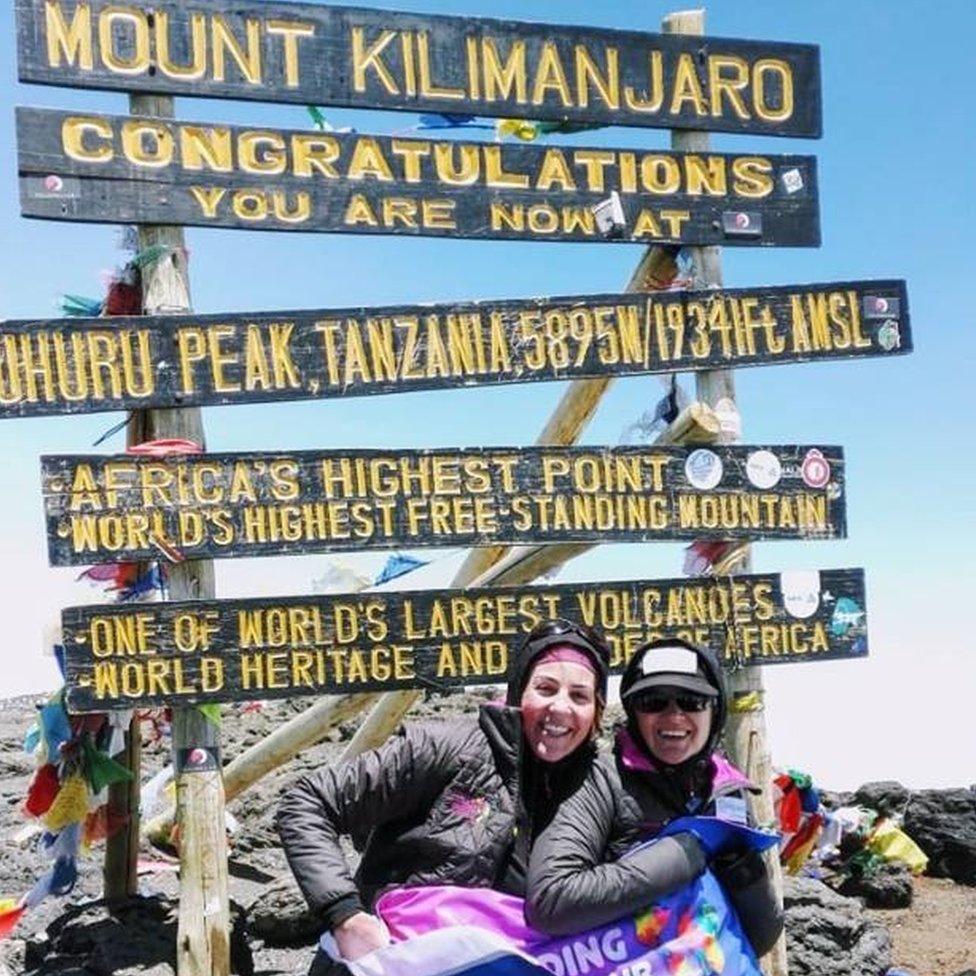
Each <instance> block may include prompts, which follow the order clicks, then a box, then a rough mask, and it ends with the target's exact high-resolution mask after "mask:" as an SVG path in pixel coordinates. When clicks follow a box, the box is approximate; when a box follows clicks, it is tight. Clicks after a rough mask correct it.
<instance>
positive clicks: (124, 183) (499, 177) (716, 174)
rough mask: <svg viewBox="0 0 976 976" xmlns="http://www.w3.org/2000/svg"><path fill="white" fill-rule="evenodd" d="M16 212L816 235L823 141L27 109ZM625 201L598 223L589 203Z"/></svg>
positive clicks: (331, 226) (408, 230)
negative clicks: (778, 144) (619, 141)
mask: <svg viewBox="0 0 976 976" xmlns="http://www.w3.org/2000/svg"><path fill="white" fill-rule="evenodd" d="M17 142H18V166H19V171H20V173H21V181H20V189H21V212H22V213H23V214H24V215H25V216H30V217H41V218H47V219H53V220H81V221H94V222H109V223H119V222H122V223H126V222H136V221H137V222H142V223H180V224H194V225H199V226H207V227H232V228H237V229H247V230H279V231H324V232H333V233H353V234H406V235H412V236H431V237H473V238H497V239H502V240H538V241H609V242H624V243H641V244H654V243H670V244H696V243H697V244H717V243H722V244H733V245H743V246H755V245H760V246H761V245H780V246H816V245H818V244H819V242H820V230H819V213H818V193H817V172H816V160H815V159H814V157H812V156H779V155H768V154H767V155H746V154H723V153H704V154H697V153H676V152H671V151H668V152H659V151H653V152H651V151H642V150H631V149H593V148H586V147H580V146H577V147H572V146H558V147H557V146H538V145H525V144H519V145H514V144H504V145H499V144H498V143H484V142H468V141H464V142H462V141H455V140H437V139H415V138H405V137H391V136H372V135H366V134H363V133H332V132H329V133H323V132H309V131H307V130H305V131H302V130H285V129H269V128H260V129H258V128H247V127H244V126H231V125H224V124H221V123H207V122H202V123H198V122H175V121H169V120H160V119H153V118H143V119H137V118H133V117H132V116H110V115H101V114H95V113H70V112H62V111H55V110H48V109H28V108H20V109H18V110H17ZM614 193H615V194H617V196H616V197H615V199H616V200H618V201H619V214H618V217H619V219H618V221H617V222H616V223H615V224H614V223H612V222H611V224H610V225H608V226H607V228H606V229H605V230H603V231H601V229H600V224H599V223H598V221H597V218H596V216H595V215H594V213H593V210H592V208H593V207H594V206H595V205H597V204H599V203H601V202H603V201H608V200H609V199H610V197H611V194H614Z"/></svg>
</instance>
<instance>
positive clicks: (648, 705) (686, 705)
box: [633, 692, 712, 715]
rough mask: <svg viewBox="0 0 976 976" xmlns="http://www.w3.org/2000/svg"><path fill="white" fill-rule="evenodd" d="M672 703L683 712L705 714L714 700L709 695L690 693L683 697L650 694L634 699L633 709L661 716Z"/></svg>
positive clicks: (657, 693) (656, 693)
mask: <svg viewBox="0 0 976 976" xmlns="http://www.w3.org/2000/svg"><path fill="white" fill-rule="evenodd" d="M672 702H674V704H675V705H676V706H677V707H678V710H679V711H681V712H703V711H705V709H706V708H708V707H709V705H710V704H711V702H712V699H711V698H709V697H708V696H707V695H696V694H695V693H694V692H688V693H687V694H682V695H664V694H660V693H659V692H650V693H647V694H643V695H637V696H636V697H635V698H634V705H633V708H634V711H635V712H644V713H645V714H648V715H659V714H660V713H661V712H663V711H664V710H665V709H666V708H667V707H668V706H669V705H670V704H671V703H672Z"/></svg>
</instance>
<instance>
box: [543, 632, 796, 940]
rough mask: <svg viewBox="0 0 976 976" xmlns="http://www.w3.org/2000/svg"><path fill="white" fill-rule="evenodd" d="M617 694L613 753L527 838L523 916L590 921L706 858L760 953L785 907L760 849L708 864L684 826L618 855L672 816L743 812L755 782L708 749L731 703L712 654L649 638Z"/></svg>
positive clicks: (580, 926) (628, 905)
mask: <svg viewBox="0 0 976 976" xmlns="http://www.w3.org/2000/svg"><path fill="white" fill-rule="evenodd" d="M620 697H621V701H622V703H623V706H624V711H625V712H626V716H627V721H626V724H625V725H624V726H622V727H621V728H620V729H618V731H617V736H616V741H615V744H614V749H613V754H612V756H606V757H604V761H601V762H598V763H595V764H594V765H593V766H592V768H591V771H590V774H589V776H588V777H587V779H586V781H585V782H584V784H583V785H582V786H581V787H580V789H579V790H578V791H577V792H576V793H575V794H574V795H573V796H571V797H570V798H569V799H567V800H566V801H565V802H564V803H563V804H562V806H561V807H560V809H559V811H558V812H557V813H556V815H555V816H554V817H553V819H552V822H551V823H550V824H549V826H548V827H547V828H546V830H545V831H543V833H542V834H541V835H540V837H539V838H538V840H537V841H536V844H535V846H534V847H533V850H532V856H531V859H530V864H529V876H528V895H527V900H526V918H527V920H528V921H529V923H530V924H531V925H533V926H534V927H536V928H538V929H541V930H542V931H544V932H549V933H551V934H554V935H565V934H570V933H573V932H580V931H583V930H585V929H589V928H594V927H596V926H598V925H603V924H605V923H607V922H611V921H613V920H615V919H618V918H620V917H622V916H624V915H627V914H630V913H634V912H638V911H641V910H643V909H646V908H647V906H648V905H649V904H650V903H652V902H654V901H655V900H657V899H660V898H662V897H664V896H666V895H669V894H672V893H674V892H676V891H678V890H680V889H682V888H684V887H686V886H687V885H688V884H690V883H691V882H692V881H693V880H694V879H695V878H697V877H698V875H699V874H701V872H702V871H703V870H704V869H705V867H706V866H708V867H710V868H711V870H712V871H713V872H714V874H715V875H716V876H717V877H718V879H719V880H720V881H721V882H722V885H723V887H724V888H725V890H726V893H727V894H728V896H729V900H730V902H731V903H732V905H733V907H734V908H735V910H736V913H737V915H738V916H739V921H740V923H741V925H742V928H743V931H744V932H745V934H746V936H747V937H748V939H749V941H750V943H751V944H752V947H753V949H754V951H755V952H756V954H757V955H762V954H764V953H765V952H768V951H769V949H771V948H772V946H773V944H774V943H775V942H776V939H777V938H778V937H779V934H780V932H781V931H782V927H783V917H782V910H781V909H780V907H779V906H778V904H777V899H776V897H775V893H774V891H773V888H772V884H771V883H770V880H769V878H768V876H767V872H766V867H765V864H764V861H763V859H762V857H761V856H760V855H759V854H757V853H756V852H755V851H752V850H746V849H743V850H740V851H733V852H731V853H725V854H723V855H721V856H720V857H718V858H715V859H713V861H712V862H711V863H710V864H709V863H708V859H707V855H706V853H705V851H704V849H703V848H702V846H701V844H700V843H699V841H698V839H697V838H696V837H695V836H694V835H693V834H692V833H690V832H680V833H676V834H673V835H671V836H667V837H662V838H660V839H659V840H658V841H657V843H655V844H651V845H648V846H646V847H644V848H642V849H641V850H640V851H638V852H636V853H634V854H632V855H631V856H629V857H627V858H624V859H622V860H621V859H620V858H621V856H622V855H623V854H624V853H626V852H627V851H628V850H630V849H631V848H633V847H634V845H635V844H636V843H637V842H638V841H641V840H647V839H649V838H651V837H653V836H655V835H656V834H657V833H659V832H660V831H661V830H663V828H664V827H665V826H666V825H667V824H668V823H669V822H670V821H671V820H673V819H675V818H677V817H682V816H688V815H713V816H719V817H722V818H723V819H725V820H731V821H738V822H740V823H745V821H746V802H745V799H746V794H747V793H748V792H750V791H753V790H754V788H753V787H752V786H751V785H750V783H749V782H748V780H747V779H746V777H745V776H743V775H742V773H740V772H739V771H738V770H737V769H735V768H734V767H733V766H732V765H731V764H730V763H729V762H728V760H727V759H725V758H724V757H723V756H722V755H721V754H720V753H718V752H716V751H715V747H716V744H717V743H718V740H719V738H720V736H721V733H722V729H723V727H724V725H725V718H726V714H727V702H726V692H725V684H724V681H723V677H722V669H721V666H720V665H719V663H718V660H717V658H716V657H715V656H714V655H713V654H712V652H711V651H710V650H707V649H705V648H700V647H695V646H694V645H693V644H690V643H688V642H686V641H683V640H676V639H675V640H659V641H651V642H650V643H647V644H645V645H643V646H642V647H640V648H638V650H637V651H636V652H635V654H634V656H633V657H632V658H631V660H630V663H629V664H628V666H627V669H626V671H625V672H624V675H623V678H622V681H621V685H620Z"/></svg>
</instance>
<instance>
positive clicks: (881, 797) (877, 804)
mask: <svg viewBox="0 0 976 976" xmlns="http://www.w3.org/2000/svg"><path fill="white" fill-rule="evenodd" d="M909 796H910V793H909V791H908V789H907V788H906V787H904V786H902V785H901V783H896V782H895V781H894V780H882V781H881V782H878V783H865V784H864V785H863V786H862V787H860V788H859V789H858V790H857V792H856V793H855V794H854V802H855V803H856V804H858V806H862V807H867V808H868V809H869V810H877V811H878V813H880V814H881V816H883V817H895V816H901V814H902V812H903V811H904V809H905V804H906V803H908V798H909Z"/></svg>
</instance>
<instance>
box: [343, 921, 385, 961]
mask: <svg viewBox="0 0 976 976" xmlns="http://www.w3.org/2000/svg"><path fill="white" fill-rule="evenodd" d="M332 937H333V938H334V939H335V941H336V945H337V946H338V948H339V952H340V954H341V955H342V958H343V959H347V960H349V961H350V962H351V961H352V960H353V959H358V958H359V957H360V956H365V955H366V954H367V953H368V952H372V951H373V950H374V949H382V948H383V946H385V945H389V942H390V940H389V938H388V936H387V934H386V929H385V927H384V926H383V923H382V922H380V920H379V919H378V918H376V917H375V916H374V915H369V914H367V913H366V912H356V914H355V915H350V916H349V918H347V919H346V920H345V921H344V922H340V923H339V924H338V925H337V926H336V927H335V928H334V929H333V930H332Z"/></svg>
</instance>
